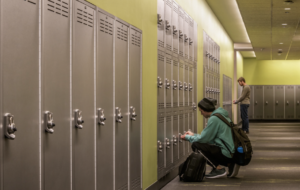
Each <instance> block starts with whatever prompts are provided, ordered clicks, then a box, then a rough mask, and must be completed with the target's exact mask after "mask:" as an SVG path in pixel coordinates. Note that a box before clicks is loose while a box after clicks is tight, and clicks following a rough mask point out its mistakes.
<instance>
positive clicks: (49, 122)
mask: <svg viewBox="0 0 300 190" xmlns="http://www.w3.org/2000/svg"><path fill="white" fill-rule="evenodd" d="M53 127H55V123H53V113H51V112H49V111H45V113H44V128H45V132H47V133H51V134H52V133H53V132H54V130H53Z"/></svg>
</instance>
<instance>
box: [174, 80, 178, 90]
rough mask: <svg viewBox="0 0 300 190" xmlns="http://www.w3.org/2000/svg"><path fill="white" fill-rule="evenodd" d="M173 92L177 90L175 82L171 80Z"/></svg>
mask: <svg viewBox="0 0 300 190" xmlns="http://www.w3.org/2000/svg"><path fill="white" fill-rule="evenodd" d="M173 90H177V84H176V81H175V80H173Z"/></svg>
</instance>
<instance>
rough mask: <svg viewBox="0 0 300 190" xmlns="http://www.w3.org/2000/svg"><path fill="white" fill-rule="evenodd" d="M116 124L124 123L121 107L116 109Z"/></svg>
mask: <svg viewBox="0 0 300 190" xmlns="http://www.w3.org/2000/svg"><path fill="white" fill-rule="evenodd" d="M116 118H117V119H116V122H117V123H122V118H123V116H122V113H121V108H119V107H116Z"/></svg>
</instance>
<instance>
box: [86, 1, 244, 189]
mask: <svg viewBox="0 0 300 190" xmlns="http://www.w3.org/2000/svg"><path fill="white" fill-rule="evenodd" d="M88 1H89V2H91V3H93V4H95V5H97V6H98V7H100V8H102V9H103V10H105V11H107V12H109V13H111V14H113V15H115V16H117V17H119V18H121V19H123V20H124V21H126V22H128V23H129V24H132V25H134V26H136V27H138V28H140V29H141V30H142V31H143V47H142V48H143V89H142V93H143V129H142V130H143V155H142V156H143V189H146V188H147V187H149V186H150V185H151V184H153V183H155V182H156V181H157V167H156V165H157V147H156V146H157V142H156V141H157V127H156V126H157V114H156V113H157V84H156V82H157V80H156V78H157V64H156V63H157V43H156V42H157V40H156V39H157V23H156V22H157V20H156V19H157V1H156V0H122V1H121V0H88ZM177 2H178V3H179V5H180V6H181V7H182V8H183V9H184V10H185V11H186V12H187V13H188V14H189V15H190V16H191V17H192V18H193V19H194V20H195V21H196V22H197V24H198V42H197V43H198V52H197V53H198V71H197V72H198V97H197V100H198V101H199V100H200V99H201V98H202V97H203V83H202V80H203V74H202V73H203V31H205V32H206V33H207V34H208V35H210V37H211V38H212V39H213V40H214V41H215V42H216V43H217V44H218V45H219V46H220V49H221V75H220V80H221V83H220V84H221V88H222V81H223V74H225V75H227V76H229V77H231V78H232V79H233V62H234V60H233V54H234V50H233V43H232V41H231V39H230V37H229V36H228V34H227V33H226V31H225V30H224V28H223V27H222V25H221V24H220V22H219V21H218V19H217V18H216V16H215V15H214V13H213V12H212V10H211V9H210V8H209V6H208V4H207V3H206V1H205V0H177ZM242 62H243V59H242V57H241V55H240V54H239V56H238V63H239V65H242ZM241 72H242V70H240V69H239V75H242V74H241ZM233 82H234V81H233ZM234 84H236V83H234ZM221 93H222V89H221ZM222 100H223V97H222V94H221V105H222ZM202 129H203V118H202V116H201V115H200V113H199V112H198V131H202Z"/></svg>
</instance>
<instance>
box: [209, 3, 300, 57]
mask: <svg viewBox="0 0 300 190" xmlns="http://www.w3.org/2000/svg"><path fill="white" fill-rule="evenodd" d="M206 1H207V3H208V4H209V6H210V7H211V9H212V10H213V11H214V13H215V14H216V16H217V17H218V19H219V20H220V22H221V23H222V25H223V26H224V28H225V30H226V31H227V32H228V34H229V36H230V37H231V39H232V40H233V42H236V43H245V39H242V38H239V37H238V36H236V35H237V33H240V32H243V30H241V29H240V28H241V26H239V27H235V26H234V24H229V22H237V20H236V19H233V18H231V15H232V14H233V13H236V12H237V10H236V9H237V7H236V6H234V5H233V3H235V4H237V6H238V9H239V15H236V17H241V18H242V20H243V23H244V27H246V33H248V35H249V38H250V41H251V44H252V46H253V49H254V51H255V55H256V58H257V59H261V60H298V59H300V29H299V21H300V20H299V19H300V11H299V10H300V0H292V1H293V3H288V2H285V1H286V0H225V1H224V0H206ZM289 1H290V0H289ZM226 7H227V8H226ZM286 9H287V10H286ZM225 10H226V11H225ZM232 12H233V13H232ZM232 16H234V15H232ZM239 24H240V22H239ZM239 24H236V25H239ZM283 24H284V25H283ZM238 40H241V41H238ZM243 56H244V55H243ZM244 57H247V56H244Z"/></svg>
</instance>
